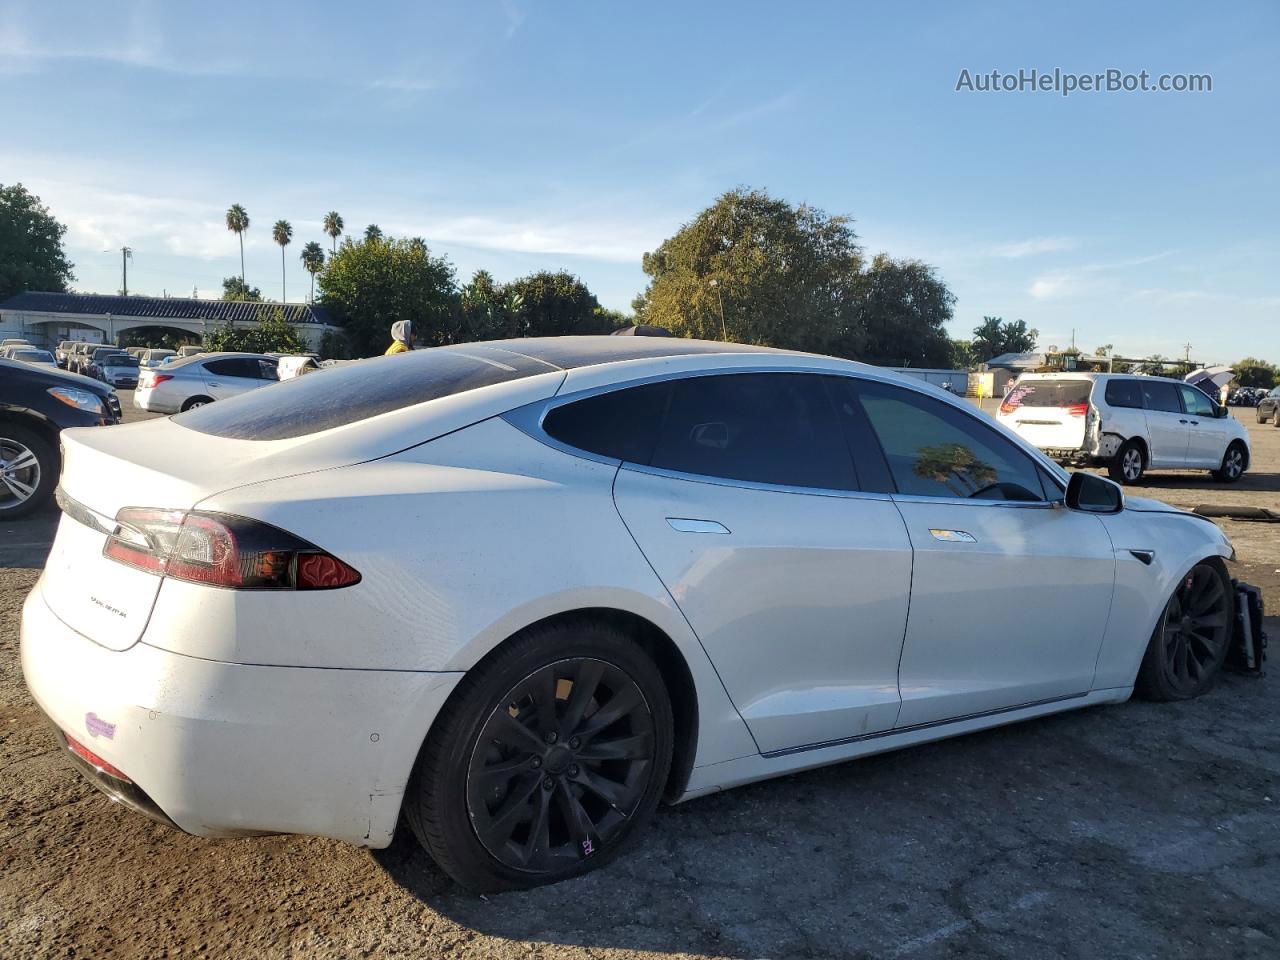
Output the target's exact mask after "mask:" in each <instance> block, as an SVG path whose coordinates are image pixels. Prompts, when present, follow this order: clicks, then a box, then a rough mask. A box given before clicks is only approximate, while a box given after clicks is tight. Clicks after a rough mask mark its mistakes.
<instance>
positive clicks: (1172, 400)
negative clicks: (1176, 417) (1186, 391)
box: [1142, 380, 1182, 413]
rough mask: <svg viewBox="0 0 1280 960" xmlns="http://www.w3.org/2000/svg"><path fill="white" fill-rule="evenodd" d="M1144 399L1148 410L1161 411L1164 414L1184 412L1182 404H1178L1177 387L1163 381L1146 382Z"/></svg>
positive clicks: (1143, 391)
mask: <svg viewBox="0 0 1280 960" xmlns="http://www.w3.org/2000/svg"><path fill="white" fill-rule="evenodd" d="M1142 399H1143V400H1144V401H1145V402H1146V406H1147V409H1148V410H1160V411H1163V412H1164V413H1181V412H1182V404H1181V403H1179V402H1178V390H1177V387H1176V386H1175V385H1174V384H1172V383H1165V382H1164V381H1163V380H1144V381H1143V382H1142Z"/></svg>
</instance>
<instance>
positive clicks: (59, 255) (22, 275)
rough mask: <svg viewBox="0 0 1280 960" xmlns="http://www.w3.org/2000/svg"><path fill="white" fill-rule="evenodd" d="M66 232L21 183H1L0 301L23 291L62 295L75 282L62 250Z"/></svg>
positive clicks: (71, 265)
mask: <svg viewBox="0 0 1280 960" xmlns="http://www.w3.org/2000/svg"><path fill="white" fill-rule="evenodd" d="M66 233H67V228H66V227H65V226H63V225H62V224H60V223H59V222H58V221H57V220H55V219H54V218H53V214H51V213H50V212H49V208H48V207H46V206H45V205H44V204H43V203H41V202H40V198H39V197H37V196H35V195H33V194H31V193H30V192H28V191H27V188H26V187H24V186H23V185H22V184H20V183H15V184H12V185H10V186H7V187H6V186H5V185H4V184H2V183H0V300H7V299H8V298H9V297H11V296H13V295H14V294H15V293H21V292H22V291H23V290H47V291H52V292H55V293H57V292H61V291H64V290H66V289H67V284H68V283H70V282H71V281H72V280H74V279H75V275H74V274H73V273H72V272H71V271H72V267H73V264H72V263H71V262H70V261H69V260H68V259H67V257H66V254H65V253H64V252H63V250H62V238H63V237H64V236H65V235H66Z"/></svg>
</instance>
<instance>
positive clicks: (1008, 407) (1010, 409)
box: [1000, 400, 1018, 413]
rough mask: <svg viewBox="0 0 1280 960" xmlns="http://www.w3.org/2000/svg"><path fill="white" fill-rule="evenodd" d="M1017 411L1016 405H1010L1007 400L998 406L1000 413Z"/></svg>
mask: <svg viewBox="0 0 1280 960" xmlns="http://www.w3.org/2000/svg"><path fill="white" fill-rule="evenodd" d="M1017 409H1018V405H1017V404H1016V403H1010V402H1009V401H1008V400H1006V401H1004V402H1003V403H1001V404H1000V412H1001V413H1013V411H1015V410H1017Z"/></svg>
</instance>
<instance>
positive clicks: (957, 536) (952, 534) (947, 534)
mask: <svg viewBox="0 0 1280 960" xmlns="http://www.w3.org/2000/svg"><path fill="white" fill-rule="evenodd" d="M929 532H930V533H931V534H933V539H935V540H941V541H942V542H943V543H977V542H978V538H977V537H975V536H974V535H973V534H972V533H969V532H968V531H965V530H936V529H934V528H932V527H930V528H929Z"/></svg>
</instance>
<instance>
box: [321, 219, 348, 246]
mask: <svg viewBox="0 0 1280 960" xmlns="http://www.w3.org/2000/svg"><path fill="white" fill-rule="evenodd" d="M345 226H346V224H345V223H343V222H342V217H341V215H340V214H339V213H338V211H337V210H330V211H329V212H328V213H326V214H325V215H324V232H325V233H327V234H328V235H329V238H330V239H331V240H333V252H334V253H337V252H338V237H340V236H342V228H343V227H345Z"/></svg>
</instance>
